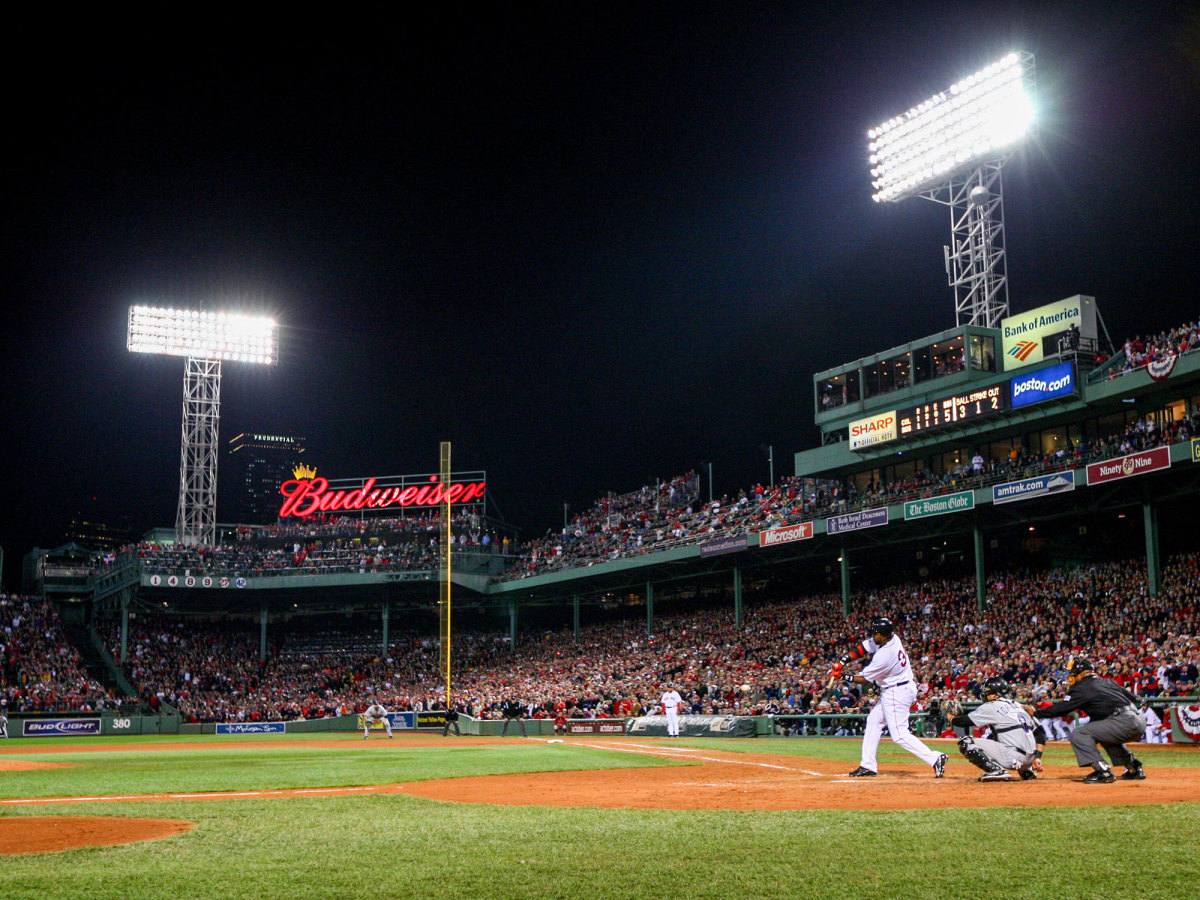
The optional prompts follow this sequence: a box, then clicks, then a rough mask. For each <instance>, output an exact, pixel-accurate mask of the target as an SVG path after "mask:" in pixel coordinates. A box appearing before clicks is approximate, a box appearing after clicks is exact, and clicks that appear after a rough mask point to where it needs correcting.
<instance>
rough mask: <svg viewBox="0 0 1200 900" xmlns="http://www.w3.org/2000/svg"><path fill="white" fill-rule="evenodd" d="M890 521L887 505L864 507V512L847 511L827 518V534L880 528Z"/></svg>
mask: <svg viewBox="0 0 1200 900" xmlns="http://www.w3.org/2000/svg"><path fill="white" fill-rule="evenodd" d="M887 523H888V511H887V507H886V506H884V507H881V508H879V509H864V510H863V511H862V512H852V513H846V514H845V515H844V516H833V517H832V518H829V519H826V520H825V532H826V534H841V533H842V532H844V531H861V530H862V529H864V528H878V527H879V526H880V525H886V524H887Z"/></svg>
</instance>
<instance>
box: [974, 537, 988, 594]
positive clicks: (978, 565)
mask: <svg viewBox="0 0 1200 900" xmlns="http://www.w3.org/2000/svg"><path fill="white" fill-rule="evenodd" d="M986 607H987V576H985V575H984V572H983V531H982V529H980V527H979V526H978V525H976V526H975V608H976V609H977V610H979V611H980V612H982V611H983V610H984V609H985V608H986Z"/></svg>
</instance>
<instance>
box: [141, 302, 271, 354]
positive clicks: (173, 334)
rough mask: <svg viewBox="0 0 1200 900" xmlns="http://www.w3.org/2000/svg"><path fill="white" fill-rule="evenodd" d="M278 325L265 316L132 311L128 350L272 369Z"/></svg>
mask: <svg viewBox="0 0 1200 900" xmlns="http://www.w3.org/2000/svg"><path fill="white" fill-rule="evenodd" d="M277 333H278V332H277V331H276V328H275V322H274V320H272V319H269V318H266V317H263V316H246V315H241V314H238V313H227V312H203V311H200V310H194V309H158V308H155V307H152V306H131V307H130V308H129V343H128V346H129V350H130V351H131V352H133V353H163V354H166V355H168V356H194V357H196V358H198V359H212V360H230V361H234V362H248V363H255V364H258V365H267V366H269V365H273V364H274V363H275V361H276V358H277V356H278V352H279V348H278V342H277V337H276V335H277Z"/></svg>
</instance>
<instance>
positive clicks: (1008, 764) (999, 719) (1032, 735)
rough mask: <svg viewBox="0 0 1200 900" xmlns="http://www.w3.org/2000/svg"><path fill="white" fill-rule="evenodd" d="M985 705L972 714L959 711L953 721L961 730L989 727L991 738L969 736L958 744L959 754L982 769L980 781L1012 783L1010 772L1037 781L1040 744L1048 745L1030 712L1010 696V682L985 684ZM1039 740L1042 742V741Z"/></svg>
mask: <svg viewBox="0 0 1200 900" xmlns="http://www.w3.org/2000/svg"><path fill="white" fill-rule="evenodd" d="M980 693H981V696H982V697H983V701H984V702H983V705H982V706H979V707H977V708H976V709H974V710H972V711H971V712H969V713H964V712H960V713H958V714H957V715H955V716H954V717H953V718H951V720H950V724H952V725H955V726H957V727H959V728H968V729H969V728H971V727H972V726H977V727H979V728H990V729H991V735H992V736H991V737H990V738H982V737H980V738H977V737H971V735H970V734H968V735H967V736H966V737H964V738H962V739H961V740H959V742H958V749H959V752H960V753H962V755H963V756H965V757H966V758H967V761H968V762H970V763H971V764H973V765H975V766H978V767H979V768H981V769H983V774H982V775H980V776H979V780H980V781H1011V780H1012V777H1013V776H1012V775H1011V774H1010V772H1009V770H1010V769H1011V770H1012V771H1015V772H1016V773H1017V774H1018V775H1020V776H1021V778H1022V779H1024V780H1026V781H1028V780H1031V779H1034V778H1037V772H1036V771H1034V766H1035V763H1036V760H1037V758H1038V757H1037V749H1038V744H1039V743H1042V744H1044V743H1045V742H1046V738H1045V733H1044V732H1043V733H1042V734H1041V735H1038V734H1037V732H1039V731H1041V726H1039V725H1038V724H1037V723H1036V722H1035V721H1034V719H1033V717H1032V716H1030V715H1029V713H1027V712H1025V710H1024V709H1022V708H1021V706H1020V705H1019V704H1018V703H1016V702H1015V701H1014V700H1012V699H1010V697H1009V686H1008V682H1007V681H1005V680H1004V679H1003V678H989V679H988V680H987V681H986V682H984V685H983V690H982V691H981V692H980ZM1039 737H1040V741H1039Z"/></svg>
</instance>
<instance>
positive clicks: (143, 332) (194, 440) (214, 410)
mask: <svg viewBox="0 0 1200 900" xmlns="http://www.w3.org/2000/svg"><path fill="white" fill-rule="evenodd" d="M128 348H129V350H130V351H131V352H135V353H162V354H167V355H169V356H183V357H186V359H187V363H186V366H185V369H184V375H183V429H182V440H181V446H180V451H179V506H178V508H177V510H176V514H175V540H176V541H177V542H178V543H180V544H183V545H186V546H205V547H211V546H212V545H213V544H215V543H216V521H217V518H216V517H217V448H218V447H219V441H218V430H219V425H220V421H221V362H222V361H223V360H231V361H236V362H247V363H253V364H256V365H274V364H275V363H276V362H277V359H278V355H279V349H278V337H277V332H276V328H275V323H274V322H273V321H272V320H270V319H267V318H263V317H258V316H246V315H239V314H235V313H225V312H201V311H198V310H178V309H162V308H155V307H148V306H131V307H130V308H129V332H128Z"/></svg>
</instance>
